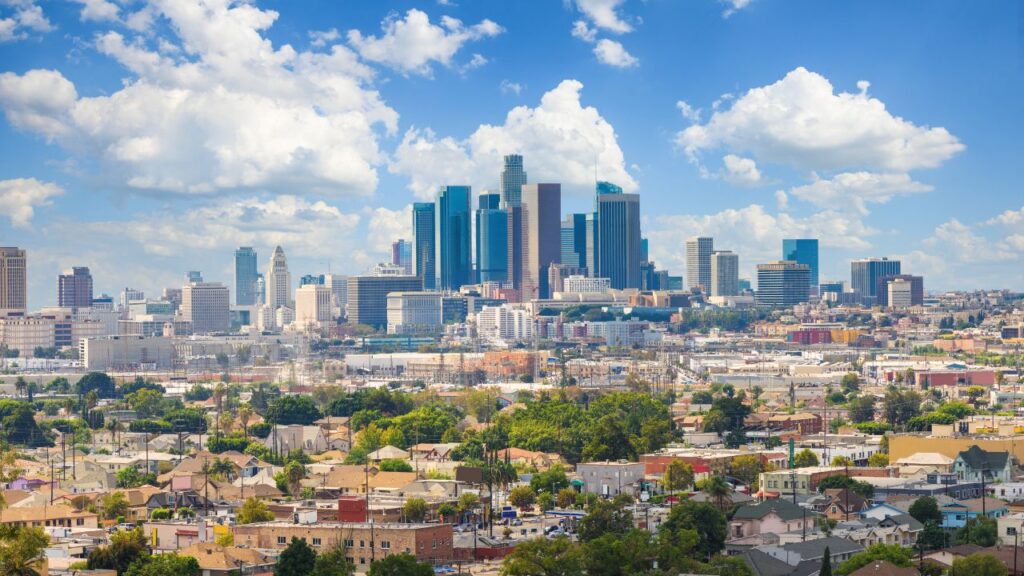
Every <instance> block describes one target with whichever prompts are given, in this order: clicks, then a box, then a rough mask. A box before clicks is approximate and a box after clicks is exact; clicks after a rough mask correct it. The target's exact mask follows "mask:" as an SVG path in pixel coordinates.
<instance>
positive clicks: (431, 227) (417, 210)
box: [412, 202, 437, 290]
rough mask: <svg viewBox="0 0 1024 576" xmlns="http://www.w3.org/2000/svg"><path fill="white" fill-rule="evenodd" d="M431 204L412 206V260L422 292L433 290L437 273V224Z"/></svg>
mask: <svg viewBox="0 0 1024 576" xmlns="http://www.w3.org/2000/svg"><path fill="white" fill-rule="evenodd" d="M435 212H436V211H435V209H434V203H433V202H416V203H415V204H413V205H412V233H413V237H414V238H413V260H414V265H415V267H416V276H418V277H419V278H420V280H422V284H423V289H424V290H433V289H434V286H435V285H436V283H435V280H434V276H435V274H436V273H437V269H436V266H435V258H436V257H437V255H436V251H437V236H436V230H437V222H435V220H436V216H435Z"/></svg>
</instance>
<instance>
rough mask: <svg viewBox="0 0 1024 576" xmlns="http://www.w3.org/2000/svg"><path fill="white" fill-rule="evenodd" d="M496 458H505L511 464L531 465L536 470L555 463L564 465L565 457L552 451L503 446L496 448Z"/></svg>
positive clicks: (546, 467) (544, 468)
mask: <svg viewBox="0 0 1024 576" xmlns="http://www.w3.org/2000/svg"><path fill="white" fill-rule="evenodd" d="M498 460H507V461H508V462H510V463H512V464H517V465H521V466H532V467H534V468H536V469H537V470H547V469H548V468H550V467H551V466H554V465H555V464H561V465H565V459H564V458H562V456H561V455H560V454H556V453H554V452H535V451H533V450H524V449H522V448H505V449H503V450H498Z"/></svg>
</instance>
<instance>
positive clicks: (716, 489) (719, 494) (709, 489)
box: [701, 476, 732, 513]
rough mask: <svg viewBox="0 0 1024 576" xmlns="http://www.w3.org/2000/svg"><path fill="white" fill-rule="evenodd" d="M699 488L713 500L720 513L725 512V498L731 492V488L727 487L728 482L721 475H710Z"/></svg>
mask: <svg viewBox="0 0 1024 576" xmlns="http://www.w3.org/2000/svg"><path fill="white" fill-rule="evenodd" d="M701 490H702V491H703V492H704V493H705V494H707V496H708V497H709V498H713V499H714V500H715V506H716V507H718V510H719V511H720V512H722V513H725V508H726V506H725V499H726V498H728V497H729V495H730V494H731V493H732V488H731V487H729V484H728V482H726V481H725V479H724V478H722V477H721V476H712V477H710V478H708V479H707V480H705V481H704V484H703V485H702V486H701Z"/></svg>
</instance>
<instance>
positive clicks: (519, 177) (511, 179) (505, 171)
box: [500, 154, 526, 207]
mask: <svg viewBox="0 0 1024 576" xmlns="http://www.w3.org/2000/svg"><path fill="white" fill-rule="evenodd" d="M523 184H526V170H524V169H523V157H522V156H520V155H519V154H508V155H507V156H505V164H504V166H503V167H502V169H501V190H500V193H501V203H502V206H503V207H512V206H519V204H520V202H521V201H522V187H523Z"/></svg>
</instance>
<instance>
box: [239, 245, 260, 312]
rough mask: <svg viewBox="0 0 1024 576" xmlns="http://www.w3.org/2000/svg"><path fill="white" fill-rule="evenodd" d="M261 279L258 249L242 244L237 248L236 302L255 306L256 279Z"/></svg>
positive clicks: (240, 304) (241, 304)
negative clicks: (257, 257) (257, 255)
mask: <svg viewBox="0 0 1024 576" xmlns="http://www.w3.org/2000/svg"><path fill="white" fill-rule="evenodd" d="M258 279H259V267H258V265H257V263H256V250H255V249H254V248H253V247H252V246H242V247H240V248H238V249H237V250H235V304H237V305H239V306H253V305H255V304H256V301H257V299H256V281H257V280H258Z"/></svg>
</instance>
